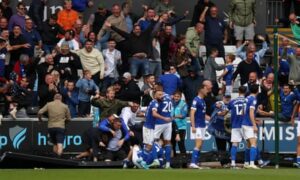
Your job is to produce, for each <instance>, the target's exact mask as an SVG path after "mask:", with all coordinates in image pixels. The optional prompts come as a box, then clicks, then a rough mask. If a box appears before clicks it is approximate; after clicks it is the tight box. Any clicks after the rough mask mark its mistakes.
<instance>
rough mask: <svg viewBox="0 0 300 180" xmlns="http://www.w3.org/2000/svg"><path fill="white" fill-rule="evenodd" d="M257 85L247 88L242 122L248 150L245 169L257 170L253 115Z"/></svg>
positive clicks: (255, 128) (255, 134)
mask: <svg viewBox="0 0 300 180" xmlns="http://www.w3.org/2000/svg"><path fill="white" fill-rule="evenodd" d="M258 88H259V87H258V85H256V84H254V85H251V86H250V87H249V90H250V95H249V96H248V97H247V98H246V100H247V104H246V113H245V118H244V119H243V122H242V129H243V134H244V138H245V140H246V141H247V146H248V149H246V151H245V166H244V167H245V168H247V169H259V167H257V166H256V165H255V164H254V162H255V160H256V153H257V149H256V146H257V132H258V128H257V125H256V120H255V114H256V104H257V100H256V96H257V94H258ZM248 157H250V165H249V164H248V163H247V162H248V161H247V158H248Z"/></svg>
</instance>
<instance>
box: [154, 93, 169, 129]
mask: <svg viewBox="0 0 300 180" xmlns="http://www.w3.org/2000/svg"><path fill="white" fill-rule="evenodd" d="M172 109H173V105H172V99H171V97H170V96H169V95H168V94H164V96H163V100H162V102H160V103H159V105H158V108H157V112H158V114H159V115H161V116H164V117H169V118H172ZM167 123H170V122H166V121H164V120H162V119H159V118H158V119H156V121H155V124H167Z"/></svg>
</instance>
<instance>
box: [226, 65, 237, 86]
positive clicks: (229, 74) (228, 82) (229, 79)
mask: <svg viewBox="0 0 300 180" xmlns="http://www.w3.org/2000/svg"><path fill="white" fill-rule="evenodd" d="M226 70H227V74H226V75H225V76H224V77H223V81H225V82H226V85H227V86H230V85H231V84H232V76H233V71H234V67H233V65H232V64H228V65H226Z"/></svg>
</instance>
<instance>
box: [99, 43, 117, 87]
mask: <svg viewBox="0 0 300 180" xmlns="http://www.w3.org/2000/svg"><path fill="white" fill-rule="evenodd" d="M107 46H108V48H107V49H104V50H103V52H102V54H103V57H104V63H105V72H104V81H103V85H102V90H106V89H107V88H108V87H109V86H111V85H112V84H113V83H114V82H115V81H117V80H118V78H119V73H118V70H117V66H119V65H121V64H122V61H121V52H120V51H118V50H117V49H116V41H114V40H113V39H111V40H109V41H108V43H107Z"/></svg>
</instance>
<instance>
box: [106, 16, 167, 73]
mask: <svg viewBox="0 0 300 180" xmlns="http://www.w3.org/2000/svg"><path fill="white" fill-rule="evenodd" d="M157 19H158V18H156V20H157ZM161 22H162V19H160V20H159V22H157V23H156V22H155V21H152V22H151V25H150V27H148V29H146V30H145V31H143V32H142V30H141V27H140V26H139V25H135V26H134V27H133V32H132V33H131V34H129V33H127V32H125V31H122V30H121V29H118V28H117V27H115V26H112V25H111V24H110V23H109V22H105V26H106V27H108V28H111V29H112V30H113V31H115V32H117V33H118V34H120V35H121V36H123V37H124V38H125V39H126V41H127V44H128V53H129V55H130V58H129V61H130V73H131V74H132V76H133V77H136V76H137V74H138V72H139V71H140V70H142V72H143V75H148V74H149V59H148V58H149V57H150V56H151V52H152V40H153V37H154V35H155V34H156V32H158V31H159V27H160V25H161Z"/></svg>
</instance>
